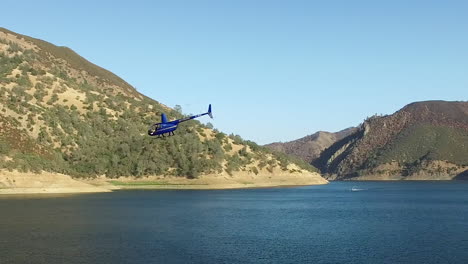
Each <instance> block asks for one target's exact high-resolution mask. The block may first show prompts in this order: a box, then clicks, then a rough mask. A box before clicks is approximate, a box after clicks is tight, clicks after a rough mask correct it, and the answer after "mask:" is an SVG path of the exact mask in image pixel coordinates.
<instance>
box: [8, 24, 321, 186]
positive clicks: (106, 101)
mask: <svg viewBox="0 0 468 264" xmlns="http://www.w3.org/2000/svg"><path fill="white" fill-rule="evenodd" d="M116 55H118V54H116ZM160 90H161V91H160V92H161V93H163V92H167V91H166V89H163V88H161V89H160ZM172 92H177V91H172ZM0 111H1V112H0V113H1V115H0V169H2V168H3V169H10V170H13V169H17V170H20V171H35V172H39V171H51V172H59V173H65V174H69V175H72V176H82V177H93V176H97V175H106V176H107V177H117V176H135V177H140V176H145V175H169V176H180V177H188V178H196V177H199V176H200V175H204V174H216V175H225V176H226V177H235V176H236V175H237V174H238V173H243V175H244V176H245V175H252V177H253V178H255V175H257V174H268V175H270V176H271V178H272V179H274V178H275V177H279V175H280V174H281V173H282V174H304V175H306V174H307V175H311V177H312V178H313V177H315V178H317V180H318V181H321V182H322V183H323V182H325V181H324V180H323V179H321V177H320V176H319V175H318V174H317V173H310V172H309V171H316V169H315V168H313V167H312V166H310V165H308V164H306V163H304V162H300V161H293V160H291V159H290V158H289V157H287V156H285V155H281V154H276V153H273V152H271V151H269V150H268V149H266V148H263V147H260V146H258V145H257V144H255V143H253V142H250V141H244V140H242V138H240V137H239V136H234V135H230V136H227V135H225V134H224V133H221V132H219V131H217V130H212V129H208V128H207V127H205V126H204V125H202V124H201V123H200V122H197V121H190V122H186V123H183V124H181V125H180V128H179V129H178V131H176V135H175V136H173V137H169V138H166V139H164V140H158V139H155V138H151V137H149V136H147V135H146V131H147V127H148V126H149V125H150V124H152V123H154V122H158V121H160V114H161V113H162V112H165V113H166V114H168V116H169V117H172V118H176V117H181V114H180V113H178V112H177V111H174V110H173V109H171V108H169V107H167V106H165V105H163V104H161V103H159V102H157V101H155V100H153V99H151V98H148V97H146V96H144V95H142V94H140V93H139V92H138V91H136V90H135V88H134V87H132V86H131V85H130V84H128V83H127V82H125V81H124V80H123V79H121V78H120V77H118V76H116V75H115V74H113V73H111V72H109V71H107V70H105V69H103V68H101V67H99V66H97V65H94V64H92V63H90V62H89V61H87V60H86V59H84V58H83V57H81V56H79V55H78V54H76V53H75V52H74V51H72V50H71V49H69V48H67V47H58V46H55V45H53V44H51V43H48V42H45V41H42V40H39V39H35V38H31V37H28V36H24V35H20V34H17V33H14V32H12V31H9V30H7V29H4V28H0ZM215 111H216V110H215ZM278 171H279V172H280V173H279V172H278ZM249 177H250V176H249ZM267 178H268V177H267ZM0 187H1V186H0Z"/></svg>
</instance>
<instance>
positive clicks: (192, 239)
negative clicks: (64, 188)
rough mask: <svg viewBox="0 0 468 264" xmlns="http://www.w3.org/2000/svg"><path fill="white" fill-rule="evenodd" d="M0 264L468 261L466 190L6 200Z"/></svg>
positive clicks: (0, 210) (335, 186)
mask: <svg viewBox="0 0 468 264" xmlns="http://www.w3.org/2000/svg"><path fill="white" fill-rule="evenodd" d="M353 186H355V187H356V188H358V189H362V190H361V191H351V189H352V187H353ZM0 263H2V264H3V263H468V183H467V182H332V183H331V184H329V185H325V186H310V187H297V188H271V189H250V190H215V191H213V190H212V191H143V190H139V191H118V192H114V193H102V194H85V195H65V196H48V197H44V196H0Z"/></svg>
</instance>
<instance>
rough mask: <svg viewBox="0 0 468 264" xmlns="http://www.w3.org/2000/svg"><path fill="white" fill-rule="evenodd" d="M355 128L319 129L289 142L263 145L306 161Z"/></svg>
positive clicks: (317, 155) (315, 156) (316, 156)
mask: <svg viewBox="0 0 468 264" xmlns="http://www.w3.org/2000/svg"><path fill="white" fill-rule="evenodd" d="M356 130H357V128H354V127H350V128H347V129H344V130H341V131H338V132H335V133H331V132H326V131H319V132H316V133H314V134H312V135H308V136H305V137H303V138H300V139H296V140H293V141H289V142H274V143H270V144H267V145H265V147H267V148H270V149H272V150H274V151H279V152H283V153H286V154H288V155H292V156H295V157H297V158H299V159H302V160H304V161H306V162H308V163H311V162H312V161H313V160H315V159H316V158H318V157H319V156H320V153H321V152H322V151H323V150H324V149H326V148H328V147H329V146H331V145H332V144H333V143H335V142H336V141H338V140H341V139H342V138H344V137H346V136H348V135H350V134H352V133H354V132H355V131H356Z"/></svg>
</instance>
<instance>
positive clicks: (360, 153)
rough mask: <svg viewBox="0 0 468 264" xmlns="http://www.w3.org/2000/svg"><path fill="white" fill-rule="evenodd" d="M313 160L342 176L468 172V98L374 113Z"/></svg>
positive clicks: (460, 174) (378, 177)
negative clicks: (393, 111)
mask: <svg viewBox="0 0 468 264" xmlns="http://www.w3.org/2000/svg"><path fill="white" fill-rule="evenodd" d="M313 164H314V165H315V166H318V167H319V168H320V169H321V170H322V172H324V173H327V174H328V177H329V178H330V179H338V180H345V179H362V180H365V179H372V180H383V179H390V180H400V179H414V180H419V179H434V180H440V179H446V180H447V179H462V178H466V174H467V169H468V102H446V101H424V102H416V103H412V104H409V105H407V106H405V107H403V108H402V109H401V110H399V111H397V112H395V113H394V114H392V115H387V116H373V117H370V118H368V119H366V120H365V121H364V122H363V124H362V125H361V126H360V128H359V129H358V130H357V131H356V132H354V133H353V134H351V135H349V136H347V137H345V138H343V139H341V140H339V141H337V142H336V143H334V144H333V145H331V146H330V147H329V148H327V149H326V150H324V151H323V152H322V154H321V155H320V157H319V158H318V159H317V160H316V161H314V163H313Z"/></svg>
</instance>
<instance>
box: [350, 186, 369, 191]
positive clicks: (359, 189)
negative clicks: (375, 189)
mask: <svg viewBox="0 0 468 264" xmlns="http://www.w3.org/2000/svg"><path fill="white" fill-rule="evenodd" d="M365 190H366V189H363V188H358V187H357V186H353V188H351V191H352V192H360V191H365Z"/></svg>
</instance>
